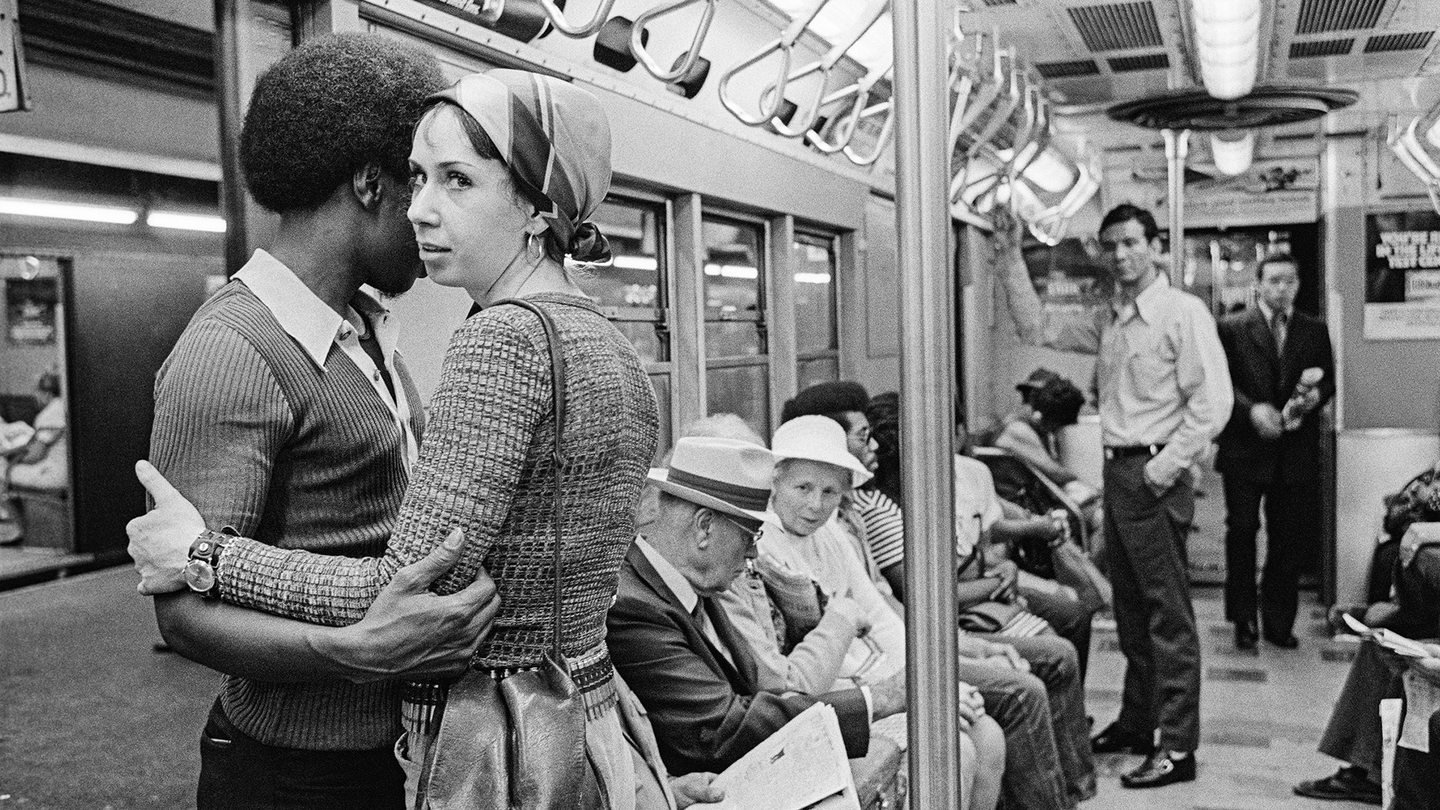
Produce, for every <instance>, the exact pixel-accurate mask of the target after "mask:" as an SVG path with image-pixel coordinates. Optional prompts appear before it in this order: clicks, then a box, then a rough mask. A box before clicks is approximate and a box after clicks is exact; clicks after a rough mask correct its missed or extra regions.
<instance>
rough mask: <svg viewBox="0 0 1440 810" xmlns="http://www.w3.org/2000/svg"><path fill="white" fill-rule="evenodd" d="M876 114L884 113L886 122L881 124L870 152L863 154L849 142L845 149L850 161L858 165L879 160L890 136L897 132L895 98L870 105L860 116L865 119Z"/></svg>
mask: <svg viewBox="0 0 1440 810" xmlns="http://www.w3.org/2000/svg"><path fill="white" fill-rule="evenodd" d="M876 115H884V116H885V123H883V124H881V125H880V133H879V134H878V135H876V136H875V147H874V149H873V150H872V151H871V152H870V154H868V155H862V154H860V153H859V152H858V151H856V150H854V149H851V148H850V146H849V144H846V146H845V149H844V150H843V151H844V152H845V157H847V158H849V159H850V162H851V163H854V164H855V165H857V166H870V165H872V164H874V163H875V161H877V160H879V159H880V155H881V153H883V152H884V151H885V147H886V146H888V145H889V143H890V137H891V136H892V135H893V134H894V132H895V102H894V100H893V99H887V100H885V101H882V102H880V103H879V104H876V105H874V106H873V107H870V108H869V109H867V110H865V112H863V113H861V114H860V118H861V119H862V120H863V119H865V118H871V117H874V116H876ZM856 123H857V124H858V123H859V122H858V121H857V122H856Z"/></svg>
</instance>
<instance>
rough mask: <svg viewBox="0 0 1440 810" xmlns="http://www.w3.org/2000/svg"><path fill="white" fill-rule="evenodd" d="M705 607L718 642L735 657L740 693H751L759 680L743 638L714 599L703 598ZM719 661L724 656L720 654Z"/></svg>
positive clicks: (722, 661) (752, 657)
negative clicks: (741, 688)
mask: <svg viewBox="0 0 1440 810" xmlns="http://www.w3.org/2000/svg"><path fill="white" fill-rule="evenodd" d="M704 604H705V606H706V608H707V610H706V615H707V616H709V617H710V624H711V625H712V626H713V627H714V628H715V635H717V636H719V637H720V643H722V644H724V645H725V646H726V647H728V648H729V650H730V655H731V656H733V657H734V658H735V674H736V675H737V676H738V678H739V679H740V683H742V684H743V685H744V687H745V688H744V689H743V690H742V694H747V695H748V694H753V693H754V692H755V685H756V683H757V681H758V680H759V677H760V676H759V667H758V666H757V665H756V664H755V657H754V656H752V655H750V649H749V647H748V646H746V643H745V640H744V639H742V638H740V635H739V634H738V633H736V632H735V626H734V625H732V624H730V617H729V616H727V615H725V608H724V607H722V606H721V605H720V603H719V602H717V601H715V600H714V599H706V600H704ZM720 662H721V663H728V662H727V661H725V656H723V655H721V656H720Z"/></svg>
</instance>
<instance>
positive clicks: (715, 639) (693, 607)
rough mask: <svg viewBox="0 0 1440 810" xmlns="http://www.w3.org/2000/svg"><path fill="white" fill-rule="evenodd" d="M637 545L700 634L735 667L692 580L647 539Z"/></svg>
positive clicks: (637, 542) (727, 648)
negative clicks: (696, 625)
mask: <svg viewBox="0 0 1440 810" xmlns="http://www.w3.org/2000/svg"><path fill="white" fill-rule="evenodd" d="M635 545H636V546H637V547H638V548H639V549H640V553H641V554H644V555H645V559H647V560H649V561H650V564H651V565H653V566H655V573H657V574H659V575H660V579H661V580H663V581H664V582H665V586H666V587H667V588H669V589H670V592H671V593H673V594H675V598H676V599H679V600H680V607H683V608H685V612H686V613H689V614H690V615H691V616H693V617H694V618H695V621H696V623H697V624H698V625H699V627H700V632H701V633H704V634H705V639H706V640H707V641H709V642H710V643H711V644H713V645H715V649H717V650H719V651H720V654H721V655H723V656H725V660H727V661H729V662H730V665H731V666H734V665H735V654H734V653H732V652H731V651H730V648H729V647H727V646H725V642H724V641H721V640H720V634H719V633H717V632H716V631H715V623H714V622H712V621H710V617H709V616H706V615H705V611H704V609H703V608H701V607H700V594H698V593H696V592H695V588H693V587H692V586H691V585H690V580H688V579H686V578H685V575H684V574H682V573H680V569H678V568H676V567H675V566H673V565H671V564H670V561H669V560H667V559H665V555H663V554H661V553H660V552H658V551H656V550H655V547H654V546H652V545H650V543H649V542H647V541H646V540H645V538H643V537H637V538H635Z"/></svg>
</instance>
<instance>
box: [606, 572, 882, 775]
mask: <svg viewBox="0 0 1440 810" xmlns="http://www.w3.org/2000/svg"><path fill="white" fill-rule="evenodd" d="M709 615H710V617H711V621H712V622H714V624H715V630H716V633H717V634H718V635H719V636H720V637H721V638H722V639H724V638H727V637H730V638H732V639H733V641H731V642H730V643H728V644H727V646H728V647H730V653H731V656H732V657H733V658H734V661H735V663H734V664H733V665H732V664H731V663H730V661H727V660H726V659H725V656H724V655H722V654H721V653H720V651H719V650H717V649H716V648H715V647H714V645H713V644H711V642H710V641H709V640H708V639H706V637H705V634H704V633H703V632H702V631H701V629H700V627H699V626H698V625H697V624H696V622H695V619H694V618H693V617H692V616H691V615H690V613H689V612H688V611H686V610H685V608H684V607H682V606H681V604H680V600H679V599H678V598H677V597H676V596H675V594H674V593H672V592H671V590H670V588H669V586H667V585H666V584H665V582H664V580H662V579H661V578H660V574H659V573H658V572H657V571H656V570H655V568H654V566H652V565H651V564H650V561H649V560H647V559H646V558H645V555H644V553H643V552H642V551H640V549H639V548H638V547H635V546H631V548H630V552H629V554H627V555H626V557H625V562H624V563H623V564H622V565H621V567H620V586H619V593H618V595H617V597H616V601H615V605H614V606H613V607H611V608H610V615H609V618H608V619H607V622H606V623H607V627H608V630H609V636H608V638H607V639H606V644H607V645H608V646H609V648H610V658H611V660H612V661H614V663H615V668H616V669H617V670H619V672H620V674H621V676H622V677H624V679H625V681H626V683H628V684H629V685H630V688H631V690H632V691H634V693H635V695H636V696H637V697H639V698H640V702H641V703H643V704H644V706H645V708H646V710H648V712H649V714H650V721H651V723H652V724H653V726H654V728H655V737H656V739H657V741H658V742H659V745H660V755H661V757H662V758H663V759H664V761H665V767H666V769H667V770H669V772H670V773H672V774H677V775H679V774H686V773H692V772H694V771H715V772H719V771H721V770H724V769H725V768H726V767H728V766H729V765H730V764H731V763H733V762H735V760H737V759H739V758H740V757H742V756H744V755H745V754H746V753H747V752H749V751H750V749H752V748H754V747H755V746H756V745H758V744H759V743H760V742H761V741H762V740H764V739H765V738H767V737H769V736H770V735H771V734H773V733H775V732H776V731H778V730H779V729H780V728H781V727H782V726H784V725H785V724H786V723H788V722H789V721H790V719H791V718H793V717H795V716H796V715H798V714H800V713H801V712H803V711H805V710H806V709H808V708H810V706H812V705H813V704H815V703H816V702H823V703H828V704H830V705H831V706H833V707H834V708H835V713H836V715H837V716H838V717H839V719H840V733H841V736H842V737H843V738H844V740H845V750H846V753H847V754H848V755H849V756H850V757H851V758H855V757H863V756H865V753H866V751H867V750H868V749H869V746H870V717H869V710H868V707H867V706H866V703H865V696H864V695H863V694H861V692H860V690H859V689H847V690H843V691H839V692H831V693H829V694H824V695H819V696H811V695H799V694H788V695H781V694H775V693H771V692H760V691H758V690H757V689H756V687H755V682H756V675H755V672H756V670H755V662H754V660H753V659H752V658H751V656H750V653H749V651H748V650H747V648H746V647H745V644H744V643H743V641H741V640H740V639H739V638H738V637H737V636H735V635H734V634H733V633H732V631H731V628H730V626H729V622H728V620H726V619H725V612H724V611H723V610H714V611H712V612H711V613H710V614H709Z"/></svg>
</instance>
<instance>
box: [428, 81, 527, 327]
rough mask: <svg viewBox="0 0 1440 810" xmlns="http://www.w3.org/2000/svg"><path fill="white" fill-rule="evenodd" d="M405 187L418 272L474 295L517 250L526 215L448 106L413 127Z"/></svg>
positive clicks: (506, 179) (500, 170)
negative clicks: (422, 265) (420, 266)
mask: <svg viewBox="0 0 1440 810" xmlns="http://www.w3.org/2000/svg"><path fill="white" fill-rule="evenodd" d="M410 187H411V198H410V209H409V212H408V216H409V218H410V224H411V226H412V227H414V229H415V241H416V242H417V243H418V244H419V247H420V260H421V261H423V262H424V263H425V271H426V273H427V274H428V275H429V276H430V278H431V279H433V280H434V281H435V283H436V284H441V285H444V286H446V287H463V288H464V289H465V290H467V291H469V293H470V296H471V297H472V298H474V299H475V300H477V301H479V300H480V299H481V297H482V296H484V295H485V294H486V293H488V292H489V291H490V289H491V288H492V287H493V286H494V284H495V281H496V279H498V278H499V277H500V275H501V273H503V272H504V271H505V268H507V267H509V266H510V264H511V262H512V261H514V260H515V257H516V255H517V254H518V253H521V252H524V251H525V243H526V239H527V237H528V234H527V233H526V231H525V226H526V225H527V224H529V222H530V216H529V214H528V212H527V211H526V210H524V209H522V208H521V207H520V203H519V201H518V200H517V199H516V195H515V191H514V186H513V185H512V184H511V180H510V173H509V171H508V170H507V169H506V168H505V165H504V164H502V163H501V162H500V161H498V160H487V159H485V158H482V157H481V156H480V155H479V154H477V153H476V152H475V149H474V148H473V147H472V146H471V145H470V139H469V138H468V137H467V136H466V134H465V130H464V129H463V128H462V127H461V126H460V121H459V119H458V117H457V114H456V111H455V110H454V109H453V108H451V107H450V106H449V105H441V106H440V107H439V108H437V109H436V110H435V111H433V112H431V113H430V114H428V115H426V116H425V118H424V119H423V120H422V121H421V122H420V126H419V127H417V128H416V131H415V143H414V145H413V146H412V147H411V151H410Z"/></svg>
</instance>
